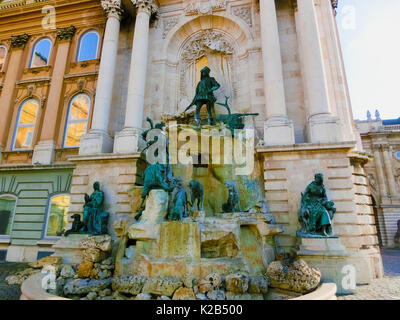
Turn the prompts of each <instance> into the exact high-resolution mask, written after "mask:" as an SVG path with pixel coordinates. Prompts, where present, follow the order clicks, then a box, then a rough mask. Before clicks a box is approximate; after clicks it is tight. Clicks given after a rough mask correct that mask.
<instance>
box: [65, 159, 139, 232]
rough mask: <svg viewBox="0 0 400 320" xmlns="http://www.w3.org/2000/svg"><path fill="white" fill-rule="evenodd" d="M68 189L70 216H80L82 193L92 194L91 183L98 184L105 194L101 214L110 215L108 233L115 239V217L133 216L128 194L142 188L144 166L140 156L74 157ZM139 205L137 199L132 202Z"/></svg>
mask: <svg viewBox="0 0 400 320" xmlns="http://www.w3.org/2000/svg"><path fill="white" fill-rule="evenodd" d="M70 161H72V162H73V163H75V170H74V172H73V178H72V186H71V206H70V209H69V213H70V216H72V215H73V214H75V213H78V214H82V212H83V205H84V204H85V201H84V195H85V193H87V194H89V195H90V194H91V193H92V192H93V183H94V182H95V181H99V182H100V189H101V190H102V191H104V194H105V199H104V211H106V212H109V213H110V221H109V226H108V230H109V232H110V233H111V234H112V235H113V236H115V234H114V228H113V222H114V220H116V219H118V216H126V215H131V214H133V212H132V203H131V201H132V199H131V197H130V196H129V191H130V190H131V189H132V187H133V186H134V185H135V184H139V185H140V184H142V183H143V180H142V173H143V171H144V170H143V163H142V161H141V159H140V154H132V155H124V156H119V155H115V154H114V155H104V154H103V155H99V156H77V157H74V158H70ZM134 200H135V201H140V198H136V199H134Z"/></svg>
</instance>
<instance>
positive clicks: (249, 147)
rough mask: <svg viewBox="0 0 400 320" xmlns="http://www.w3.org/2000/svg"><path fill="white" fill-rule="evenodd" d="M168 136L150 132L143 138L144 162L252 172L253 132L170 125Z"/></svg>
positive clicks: (236, 173) (248, 130)
mask: <svg viewBox="0 0 400 320" xmlns="http://www.w3.org/2000/svg"><path fill="white" fill-rule="evenodd" d="M168 132H169V133H168V138H167V133H166V132H165V131H162V130H160V129H153V130H151V131H150V132H149V133H148V134H147V136H146V142H147V145H148V147H147V149H146V150H145V154H146V160H147V162H149V163H150V164H155V163H159V164H171V165H174V164H178V163H179V164H182V165H191V164H194V165H197V164H200V165H208V164H213V165H222V164H223V165H232V166H233V168H234V174H235V175H250V174H251V173H252V172H253V170H254V138H255V133H254V129H242V130H234V131H233V134H232V132H231V131H230V130H228V129H222V130H220V129H216V128H213V129H200V130H195V129H192V128H182V129H180V130H179V132H178V127H177V124H176V122H173V121H172V122H170V123H169V126H168Z"/></svg>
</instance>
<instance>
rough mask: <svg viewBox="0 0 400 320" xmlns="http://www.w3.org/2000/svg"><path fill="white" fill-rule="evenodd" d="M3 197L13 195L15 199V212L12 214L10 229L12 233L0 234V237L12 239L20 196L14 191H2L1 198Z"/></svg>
mask: <svg viewBox="0 0 400 320" xmlns="http://www.w3.org/2000/svg"><path fill="white" fill-rule="evenodd" d="M2 197H12V198H14V199H15V205H14V212H13V215H12V217H11V229H10V234H9V235H6V234H0V239H11V233H12V230H13V227H14V220H15V214H16V211H17V203H18V197H17V196H16V195H15V194H13V193H0V199H1V198H2Z"/></svg>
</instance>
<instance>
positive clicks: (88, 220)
mask: <svg viewBox="0 0 400 320" xmlns="http://www.w3.org/2000/svg"><path fill="white" fill-rule="evenodd" d="M93 189H94V191H93V193H92V194H91V195H90V196H89V195H88V194H85V205H84V207H83V227H82V228H81V229H80V231H79V232H80V233H88V234H93V235H98V234H107V224H108V217H109V214H108V213H107V212H103V202H104V192H103V191H101V190H100V183H99V182H97V181H96V182H95V183H94V184H93Z"/></svg>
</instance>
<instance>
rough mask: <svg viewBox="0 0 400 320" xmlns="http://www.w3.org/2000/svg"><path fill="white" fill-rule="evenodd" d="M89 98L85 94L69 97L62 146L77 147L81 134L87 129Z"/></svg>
mask: <svg viewBox="0 0 400 320" xmlns="http://www.w3.org/2000/svg"><path fill="white" fill-rule="evenodd" d="M89 110H90V98H89V96H88V95H87V94H78V95H77V96H75V97H74V98H72V99H71V102H70V106H69V110H68V118H67V126H66V133H65V137H64V147H78V146H79V143H80V140H81V136H82V135H83V134H85V133H86V131H87V124H88V120H89Z"/></svg>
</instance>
